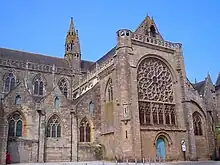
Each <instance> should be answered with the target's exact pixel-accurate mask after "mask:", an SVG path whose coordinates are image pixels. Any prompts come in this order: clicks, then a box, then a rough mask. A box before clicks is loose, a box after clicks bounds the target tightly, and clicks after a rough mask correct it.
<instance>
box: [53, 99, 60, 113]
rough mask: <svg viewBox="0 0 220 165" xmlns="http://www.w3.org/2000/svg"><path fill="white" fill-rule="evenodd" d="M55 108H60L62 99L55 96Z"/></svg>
mask: <svg viewBox="0 0 220 165" xmlns="http://www.w3.org/2000/svg"><path fill="white" fill-rule="evenodd" d="M54 108H55V109H56V110H59V109H60V99H59V97H57V96H56V97H55V99H54Z"/></svg>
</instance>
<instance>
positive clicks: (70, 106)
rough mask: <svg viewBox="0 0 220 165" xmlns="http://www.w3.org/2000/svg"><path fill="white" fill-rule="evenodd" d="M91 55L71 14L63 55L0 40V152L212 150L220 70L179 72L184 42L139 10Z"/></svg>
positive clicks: (157, 155)
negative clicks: (85, 55) (200, 74)
mask: <svg viewBox="0 0 220 165" xmlns="http://www.w3.org/2000/svg"><path fill="white" fill-rule="evenodd" d="M116 35H117V44H116V45H115V47H114V48H112V49H111V50H110V51H109V52H108V53H107V54H105V55H104V56H103V57H102V58H100V59H98V60H97V61H95V62H92V61H85V60H82V59H81V57H82V56H81V50H80V39H79V37H78V31H77V30H75V27H74V24H73V19H72V18H71V22H70V27H69V30H68V32H67V35H66V41H65V53H64V58H57V57H52V56H46V55H40V54H33V53H28V52H22V51H16V50H10V49H5V48H0V71H1V72H0V76H1V77H2V78H1V79H2V81H0V86H1V96H2V97H1V107H0V135H1V136H0V161H1V164H4V163H5V156H6V152H8V153H9V154H10V155H11V159H12V162H13V163H18V162H20V163H21V162H22V163H26V162H55V161H66V162H67V161H90V160H102V159H105V160H118V161H125V160H130V161H134V160H135V159H136V160H138V161H140V160H143V159H148V160H149V159H150V160H157V161H159V160H161V159H164V160H183V159H184V153H183V151H182V144H183V143H185V144H186V152H185V158H186V159H188V160H197V159H210V158H212V159H214V158H216V157H217V156H218V153H219V151H218V149H219V144H220V141H218V134H217V131H216V128H217V127H218V123H219V113H220V109H219V107H220V76H218V78H217V82H216V84H213V83H212V80H211V78H210V76H209V75H207V77H206V78H205V80H204V81H201V82H195V83H192V82H190V81H189V80H188V79H187V76H186V73H185V66H184V58H183V52H182V45H181V44H180V43H171V42H167V41H166V40H164V39H163V37H162V36H161V34H160V32H159V30H158V28H157V26H156V24H155V22H154V20H153V19H151V18H150V17H149V16H147V17H146V18H145V19H144V20H143V21H142V22H141V24H140V25H139V26H138V27H137V29H136V30H135V31H133V32H132V31H131V30H128V29H120V30H118V31H117V33H116Z"/></svg>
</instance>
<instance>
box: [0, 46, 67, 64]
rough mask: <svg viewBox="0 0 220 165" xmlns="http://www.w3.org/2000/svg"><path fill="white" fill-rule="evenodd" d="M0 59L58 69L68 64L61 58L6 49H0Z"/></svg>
mask: <svg viewBox="0 0 220 165" xmlns="http://www.w3.org/2000/svg"><path fill="white" fill-rule="evenodd" d="M0 58H4V59H11V60H19V61H24V62H26V61H29V62H33V63H39V64H45V65H53V64H55V65H56V66H58V67H68V66H69V65H68V62H67V61H66V60H65V59H63V58H58V57H52V56H46V55H41V54H36V53H29V52H23V51H18V50H11V49H6V48H0Z"/></svg>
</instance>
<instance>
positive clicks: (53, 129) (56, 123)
mask: <svg viewBox="0 0 220 165" xmlns="http://www.w3.org/2000/svg"><path fill="white" fill-rule="evenodd" d="M47 137H52V138H57V137H61V124H60V119H59V117H58V116H57V115H53V116H52V117H51V118H50V119H49V121H48V123H47Z"/></svg>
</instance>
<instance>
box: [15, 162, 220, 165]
mask: <svg viewBox="0 0 220 165" xmlns="http://www.w3.org/2000/svg"><path fill="white" fill-rule="evenodd" d="M11 165H136V164H135V163H128V164H127V163H118V164H116V163H110V162H54V163H19V164H11ZM137 165H220V161H196V162H166V163H144V164H143V163H137Z"/></svg>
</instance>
